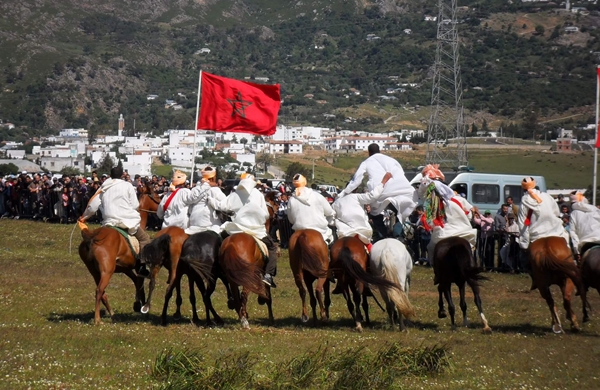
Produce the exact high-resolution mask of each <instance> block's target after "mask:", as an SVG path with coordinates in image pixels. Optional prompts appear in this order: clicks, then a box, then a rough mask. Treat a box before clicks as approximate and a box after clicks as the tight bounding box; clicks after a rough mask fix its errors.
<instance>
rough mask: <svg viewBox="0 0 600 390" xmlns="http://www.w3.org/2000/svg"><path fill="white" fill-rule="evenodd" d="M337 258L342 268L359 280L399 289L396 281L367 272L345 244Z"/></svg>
mask: <svg viewBox="0 0 600 390" xmlns="http://www.w3.org/2000/svg"><path fill="white" fill-rule="evenodd" d="M339 260H340V261H341V263H342V266H343V268H344V270H345V271H346V272H348V273H349V274H350V276H352V277H353V278H354V279H356V280H358V281H359V282H362V283H366V284H370V285H373V286H375V287H383V288H386V287H387V288H397V289H398V290H400V289H401V287H400V285H399V284H397V283H394V282H392V281H390V280H387V279H385V278H383V277H381V276H374V275H371V274H369V273H367V271H365V270H364V269H363V268H362V267H361V266H360V264H358V263H357V262H356V261H354V258H353V257H352V252H351V251H350V248H348V247H346V246H344V247H343V248H342V249H341V250H340V253H339Z"/></svg>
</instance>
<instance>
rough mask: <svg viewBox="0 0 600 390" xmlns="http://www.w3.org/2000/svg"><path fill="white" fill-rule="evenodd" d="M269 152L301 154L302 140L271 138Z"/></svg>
mask: <svg viewBox="0 0 600 390" xmlns="http://www.w3.org/2000/svg"><path fill="white" fill-rule="evenodd" d="M269 153H272V154H274V153H283V154H301V153H302V142H300V141H276V140H269Z"/></svg>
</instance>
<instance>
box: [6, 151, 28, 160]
mask: <svg viewBox="0 0 600 390" xmlns="http://www.w3.org/2000/svg"><path fill="white" fill-rule="evenodd" d="M6 158H11V159H12V158H14V159H19V160H23V159H24V158H25V151H24V150H22V149H8V150H7V151H6Z"/></svg>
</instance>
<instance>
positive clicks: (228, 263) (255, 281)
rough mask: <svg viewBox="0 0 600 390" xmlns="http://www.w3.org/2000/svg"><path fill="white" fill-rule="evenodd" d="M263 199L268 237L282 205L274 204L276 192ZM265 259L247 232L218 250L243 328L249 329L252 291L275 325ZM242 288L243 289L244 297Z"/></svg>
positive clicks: (226, 242) (225, 242)
mask: <svg viewBox="0 0 600 390" xmlns="http://www.w3.org/2000/svg"><path fill="white" fill-rule="evenodd" d="M264 197H265V202H266V203H267V210H268V211H269V217H268V218H267V220H266V222H265V228H266V231H267V234H268V233H269V229H270V227H271V222H272V220H274V219H276V218H277V211H278V210H279V205H278V204H277V202H276V201H275V192H273V191H271V192H267V193H266V194H265V195H264ZM264 256H267V254H266V253H265V254H264V255H263V253H262V252H261V250H260V248H259V247H258V244H257V243H256V241H254V238H253V237H252V236H251V235H249V234H246V233H236V234H234V235H231V236H229V237H227V238H225V240H223V244H221V249H220V250H219V266H220V267H221V269H222V270H223V272H224V274H225V277H226V278H227V280H228V281H229V287H230V291H231V294H232V300H233V306H234V307H235V310H236V312H237V313H238V316H239V319H240V322H241V324H242V328H244V329H250V324H249V323H248V312H247V310H246V304H247V303H248V295H249V294H250V292H253V293H255V294H258V296H259V298H258V303H259V304H261V305H262V304H265V303H266V304H267V308H268V311H269V322H270V323H271V325H273V323H274V322H275V319H274V318H273V308H272V303H273V302H272V299H271V288H270V287H268V286H265V284H264V283H263V281H262V278H263V275H264V268H265V265H266V259H265V258H264ZM240 287H242V292H241V294H240V289H239V288H240Z"/></svg>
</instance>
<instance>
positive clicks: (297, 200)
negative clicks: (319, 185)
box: [287, 187, 335, 242]
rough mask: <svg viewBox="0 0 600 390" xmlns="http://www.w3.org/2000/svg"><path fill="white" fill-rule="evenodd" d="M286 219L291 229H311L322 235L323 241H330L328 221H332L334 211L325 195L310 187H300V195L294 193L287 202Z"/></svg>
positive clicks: (330, 234)
mask: <svg viewBox="0 0 600 390" xmlns="http://www.w3.org/2000/svg"><path fill="white" fill-rule="evenodd" d="M287 215H288V219H289V221H290V223H291V224H292V229H294V230H296V231H297V230H302V229H313V230H316V231H318V232H319V233H321V234H322V235H323V240H325V242H331V240H332V239H333V233H332V232H331V229H330V228H329V226H328V225H329V222H332V223H333V217H334V215H335V212H334V211H333V209H332V208H331V206H330V205H329V203H328V202H327V199H325V197H324V196H323V195H321V194H319V193H317V192H315V191H313V190H312V189H310V188H306V187H304V188H302V189H301V190H300V195H296V194H295V193H294V195H293V196H292V197H291V198H290V200H289V202H288V212H287Z"/></svg>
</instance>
